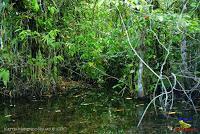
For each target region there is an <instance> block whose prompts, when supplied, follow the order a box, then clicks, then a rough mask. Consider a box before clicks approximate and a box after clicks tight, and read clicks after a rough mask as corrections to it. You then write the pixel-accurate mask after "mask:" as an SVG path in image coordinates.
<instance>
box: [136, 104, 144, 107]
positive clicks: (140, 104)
mask: <svg viewBox="0 0 200 134" xmlns="http://www.w3.org/2000/svg"><path fill="white" fill-rule="evenodd" d="M139 106H144V104H137V105H136V107H139Z"/></svg>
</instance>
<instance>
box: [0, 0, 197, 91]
mask: <svg viewBox="0 0 200 134" xmlns="http://www.w3.org/2000/svg"><path fill="white" fill-rule="evenodd" d="M1 1H2V2H1V5H0V12H1V14H2V15H1V16H0V20H1V34H0V38H2V44H1V50H0V53H1V56H0V65H1V69H0V78H1V80H2V86H1V87H2V88H3V90H5V88H4V87H6V88H7V89H9V90H10V91H13V92H14V91H17V92H18V91H20V90H26V91H28V90H30V91H31V92H36V91H37V90H39V91H55V90H56V87H58V84H59V81H61V80H62V79H63V78H64V79H68V80H83V81H85V82H93V83H98V85H101V86H105V85H109V86H111V87H113V88H114V89H115V88H117V89H120V90H125V89H128V90H129V91H130V92H131V93H135V92H136V91H137V90H138V84H137V81H138V75H139V74H138V69H139V62H140V59H139V57H138V55H139V56H140V57H141V58H142V59H143V61H144V62H145V63H146V65H148V66H149V67H147V66H146V65H144V71H143V75H142V79H143V82H142V83H143V86H144V89H145V92H146V94H147V93H148V92H152V91H153V90H154V88H155V85H156V84H158V83H161V85H162V86H163V85H165V87H166V88H168V87H172V85H171V83H173V79H174V76H176V79H177V81H178V82H179V85H185V86H188V84H185V82H184V81H185V77H187V78H188V77H189V78H190V84H192V85H190V88H191V87H193V86H194V85H195V84H196V81H198V80H197V79H198V77H199V76H200V74H199V73H200V66H199V65H200V63H199V62H198V61H199V53H200V47H199V32H200V23H199V15H200V14H199V13H200V7H199V4H200V3H199V1H198V0H181V1H175V0H146V1H145V0H128V1H122V0H121V1H120V0H93V1H92V0H45V1H42V0H20V1H18V0H1ZM184 42H186V46H187V50H186V52H187V54H185V53H184V52H183V51H182V44H184ZM135 52H137V53H135ZM137 54H138V55H137ZM184 54H185V55H186V56H185V58H184ZM184 63H186V66H185V64H184ZM185 67H186V68H185ZM150 68H151V69H152V70H151V69H150ZM186 70H187V71H186ZM156 74H157V75H156ZM158 76H160V78H161V79H162V81H160V80H158ZM186 81H188V79H187V80H186ZM198 86H199V85H198ZM198 86H197V87H198Z"/></svg>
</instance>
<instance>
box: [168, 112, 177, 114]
mask: <svg viewBox="0 0 200 134" xmlns="http://www.w3.org/2000/svg"><path fill="white" fill-rule="evenodd" d="M167 114H168V115H172V114H177V113H176V112H168V113H167Z"/></svg>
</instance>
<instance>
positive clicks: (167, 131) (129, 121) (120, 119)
mask: <svg viewBox="0 0 200 134" xmlns="http://www.w3.org/2000/svg"><path fill="white" fill-rule="evenodd" d="M0 101H1V102H0V133H8V134H10V133H19V134H30V133H32V134H35V133H41V134H45V133H46V134H51V133H52V134H54V133H55V134H62V133H63V134H66V133H69V134H77V133H86V134H92V133H99V134H118V133H119V134H124V133H125V134H171V133H178V134H180V133H200V131H196V130H198V128H200V127H199V125H200V123H199V121H200V119H199V116H198V114H194V113H193V112H192V111H188V110H181V108H175V109H173V112H174V113H175V114H173V115H171V116H170V117H169V118H166V117H165V116H162V114H161V113H158V114H157V115H156V114H155V110H154V109H153V107H151V108H150V109H149V110H148V111H147V113H146V115H145V116H144V119H143V121H142V124H141V125H140V127H139V128H137V127H136V126H137V123H138V121H139V119H140V117H141V115H142V113H143V111H144V109H145V108H146V106H147V104H148V102H147V101H146V102H144V101H136V100H133V99H131V98H130V97H128V96H127V97H121V96H120V95H118V94H117V93H110V92H107V91H99V90H98V91H97V90H88V89H85V90H84V89H72V90H71V91H68V92H67V93H66V94H65V95H62V96H61V95H60V96H59V97H58V96H57V97H51V98H47V97H46V98H45V97H44V98H34V97H33V98H31V99H20V100H5V99H4V98H1V100H0ZM178 109H179V110H178ZM180 118H181V119H188V120H186V122H187V123H190V124H191V125H192V128H195V131H192V130H194V129H190V131H189V132H176V131H174V128H176V127H179V122H178V119H180Z"/></svg>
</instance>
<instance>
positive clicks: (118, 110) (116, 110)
mask: <svg viewBox="0 0 200 134" xmlns="http://www.w3.org/2000/svg"><path fill="white" fill-rule="evenodd" d="M114 111H115V112H122V111H124V109H123V108H121V109H115V110H114Z"/></svg>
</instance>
